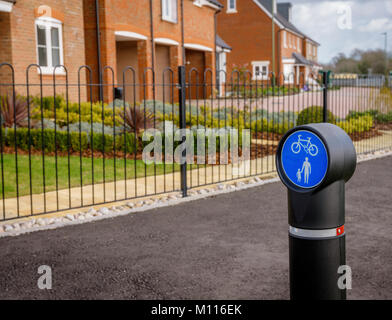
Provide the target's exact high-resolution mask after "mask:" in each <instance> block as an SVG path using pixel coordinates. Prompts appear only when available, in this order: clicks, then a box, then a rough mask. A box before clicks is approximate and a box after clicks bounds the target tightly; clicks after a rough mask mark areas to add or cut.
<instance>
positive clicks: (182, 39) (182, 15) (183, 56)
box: [181, 0, 185, 66]
mask: <svg viewBox="0 0 392 320" xmlns="http://www.w3.org/2000/svg"><path fill="white" fill-rule="evenodd" d="M184 34H185V32H184V0H181V51H182V65H183V66H185V39H184V38H185V36H184Z"/></svg>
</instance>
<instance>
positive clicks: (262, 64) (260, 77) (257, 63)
mask: <svg viewBox="0 0 392 320" xmlns="http://www.w3.org/2000/svg"><path fill="white" fill-rule="evenodd" d="M269 65H270V62H269V61H252V80H268V74H269ZM256 67H259V68H260V70H261V71H262V70H263V67H266V72H265V74H263V73H260V74H259V75H256Z"/></svg>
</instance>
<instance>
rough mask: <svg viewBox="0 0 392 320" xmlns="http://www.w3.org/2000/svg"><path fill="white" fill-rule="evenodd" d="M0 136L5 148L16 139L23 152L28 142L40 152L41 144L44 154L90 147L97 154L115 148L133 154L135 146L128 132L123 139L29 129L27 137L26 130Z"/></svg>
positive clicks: (110, 136) (27, 147)
mask: <svg viewBox="0 0 392 320" xmlns="http://www.w3.org/2000/svg"><path fill="white" fill-rule="evenodd" d="M2 134H3V135H2V137H3V141H4V144H5V145H6V146H9V147H14V146H15V138H16V144H17V146H18V148H20V149H22V150H25V151H28V150H29V140H30V143H31V148H32V149H35V150H42V142H43V145H44V147H45V148H44V149H45V151H46V152H54V151H55V150H56V146H57V150H58V151H67V150H68V149H69V150H70V151H71V152H79V151H85V150H89V149H91V147H92V148H93V150H94V151H99V152H110V151H113V150H114V148H116V150H117V151H125V152H128V153H133V152H135V149H136V146H137V144H136V140H135V136H134V134H133V133H128V132H126V133H125V139H124V134H120V135H117V136H115V138H114V136H112V135H109V134H104V135H103V134H102V133H94V134H87V133H86V132H81V133H79V132H70V133H69V136H68V133H67V131H57V133H56V132H55V130H54V129H44V130H41V129H30V136H29V130H28V129H27V128H17V129H16V137H15V130H14V129H11V128H9V129H2ZM29 137H30V139H29ZM68 140H69V142H68ZM124 140H125V141H124ZM68 143H69V148H68Z"/></svg>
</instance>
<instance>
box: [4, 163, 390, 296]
mask: <svg viewBox="0 0 392 320" xmlns="http://www.w3.org/2000/svg"><path fill="white" fill-rule="evenodd" d="M391 191H392V157H386V158H382V159H377V160H372V161H368V162H364V163H361V164H359V165H358V168H357V171H356V173H355V175H354V177H353V178H352V180H351V181H350V182H349V183H348V184H347V192H346V200H347V201H346V225H345V227H346V233H347V243H346V247H347V264H348V265H349V266H350V267H351V268H352V272H353V282H352V286H353V288H352V290H350V291H349V292H348V298H349V299H392V250H391V245H392V232H391V230H392V201H391V199H392V192H391ZM287 227H288V226H287V203H286V192H285V189H284V187H283V186H282V185H281V184H280V183H273V184H268V185H264V186H260V187H255V188H251V189H247V190H244V191H239V192H233V193H228V194H223V195H219V196H214V197H210V198H206V199H204V200H198V201H192V202H187V203H184V204H180V205H177V206H173V207H167V208H160V209H154V210H150V211H146V212H142V213H137V214H133V215H128V216H122V217H117V218H113V219H107V220H101V221H97V222H93V223H87V224H82V225H75V226H68V227H64V228H59V229H56V230H49V231H41V232H35V233H31V234H26V235H21V236H18V237H7V238H2V239H0V299H48V298H49V299H288V298H289V283H288V235H287ZM41 265H47V266H50V267H51V269H52V278H53V282H52V289H51V290H41V289H39V288H38V286H37V281H38V279H39V277H41V275H40V274H38V267H39V266H41Z"/></svg>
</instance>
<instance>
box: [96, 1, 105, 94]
mask: <svg viewBox="0 0 392 320" xmlns="http://www.w3.org/2000/svg"><path fill="white" fill-rule="evenodd" d="M95 16H96V28H97V60H98V81H99V101H102V99H103V92H102V62H101V29H100V25H99V0H95Z"/></svg>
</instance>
